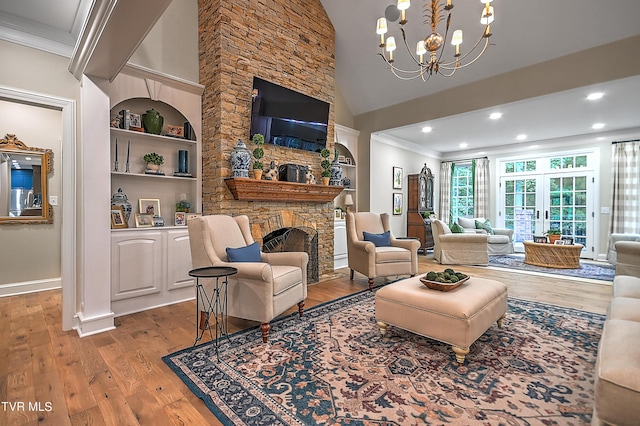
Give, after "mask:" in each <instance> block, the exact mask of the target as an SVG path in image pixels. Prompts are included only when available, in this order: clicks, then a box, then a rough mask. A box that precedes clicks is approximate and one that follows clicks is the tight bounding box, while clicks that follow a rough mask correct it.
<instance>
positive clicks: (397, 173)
mask: <svg viewBox="0 0 640 426" xmlns="http://www.w3.org/2000/svg"><path fill="white" fill-rule="evenodd" d="M393 189H402V167H394V168H393Z"/></svg>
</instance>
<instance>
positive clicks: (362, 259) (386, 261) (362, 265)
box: [347, 212, 420, 290]
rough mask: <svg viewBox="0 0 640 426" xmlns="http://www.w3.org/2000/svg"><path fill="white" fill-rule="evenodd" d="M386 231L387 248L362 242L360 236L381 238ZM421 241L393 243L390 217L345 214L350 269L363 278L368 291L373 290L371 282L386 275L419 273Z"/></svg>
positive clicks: (398, 241)
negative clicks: (365, 278) (366, 235)
mask: <svg viewBox="0 0 640 426" xmlns="http://www.w3.org/2000/svg"><path fill="white" fill-rule="evenodd" d="M387 231H389V244H390V245H389V246H381V247H377V246H376V245H375V244H374V243H373V242H371V241H365V238H364V234H363V232H368V233H370V234H382V233H385V232H387ZM419 248H420V241H419V240H415V239H396V238H395V237H394V236H393V233H392V232H391V231H390V229H389V215H388V214H386V213H383V214H377V213H369V212H360V213H347V258H348V262H349V268H350V269H351V279H353V274H354V271H357V272H359V273H361V274H363V275H366V276H367V278H368V281H369V290H373V279H374V278H377V277H386V276H389V275H410V276H412V277H413V276H414V275H416V274H417V273H418V249H419Z"/></svg>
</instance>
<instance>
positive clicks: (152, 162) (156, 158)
mask: <svg viewBox="0 0 640 426" xmlns="http://www.w3.org/2000/svg"><path fill="white" fill-rule="evenodd" d="M142 161H144V162H145V164H146V165H147V171H151V172H158V171H159V170H160V166H161V165H162V164H164V157H163V156H162V155H160V154H156V153H155V152H150V153H148V154H145V155H144V157H142Z"/></svg>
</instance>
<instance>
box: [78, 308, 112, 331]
mask: <svg viewBox="0 0 640 426" xmlns="http://www.w3.org/2000/svg"><path fill="white" fill-rule="evenodd" d="M113 318H114V315H113V312H109V313H106V314H104V315H97V316H95V317H91V318H85V317H84V316H83V315H82V313H78V323H77V327H76V331H77V332H78V335H79V336H80V337H86V336H91V335H92V334H98V333H102V332H104V331H109V330H114V329H115V328H116V327H115V325H114V324H113Z"/></svg>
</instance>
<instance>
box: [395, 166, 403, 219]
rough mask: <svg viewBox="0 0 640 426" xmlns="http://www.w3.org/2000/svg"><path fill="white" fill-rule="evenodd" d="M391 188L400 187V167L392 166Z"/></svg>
mask: <svg viewBox="0 0 640 426" xmlns="http://www.w3.org/2000/svg"><path fill="white" fill-rule="evenodd" d="M393 189H402V167H395V166H394V167H393ZM394 214H395V213H394Z"/></svg>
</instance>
